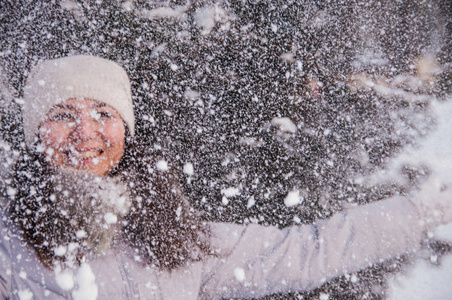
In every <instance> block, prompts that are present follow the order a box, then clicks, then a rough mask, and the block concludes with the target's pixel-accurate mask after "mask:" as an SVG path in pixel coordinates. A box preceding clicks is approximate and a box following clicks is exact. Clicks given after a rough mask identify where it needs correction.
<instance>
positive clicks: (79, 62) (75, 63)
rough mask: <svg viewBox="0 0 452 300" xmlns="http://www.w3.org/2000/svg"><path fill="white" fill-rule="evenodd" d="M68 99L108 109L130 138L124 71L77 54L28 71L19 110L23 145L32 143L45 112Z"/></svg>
mask: <svg viewBox="0 0 452 300" xmlns="http://www.w3.org/2000/svg"><path fill="white" fill-rule="evenodd" d="M70 98H87V99H92V100H97V101H100V102H103V103H106V104H108V105H110V106H112V107H113V108H114V109H116V111H117V112H118V113H119V114H120V115H121V117H122V119H123V120H124V122H125V123H126V124H127V126H128V128H129V132H130V134H131V135H134V132H135V127H134V126H135V117H134V114H133V105H132V94H131V91H130V81H129V77H128V76H127V73H126V71H125V70H124V69H123V68H122V67H121V66H119V65H118V64H117V63H115V62H112V61H110V60H106V59H103V58H100V57H95V56H86V55H77V56H69V57H64V58H59V59H55V60H46V61H43V62H41V63H39V64H38V65H37V66H36V67H35V68H34V69H33V71H32V72H31V75H30V77H29V78H28V82H27V85H26V86H25V90H24V99H23V100H24V105H23V108H22V115H23V121H24V132H25V141H26V143H27V146H29V147H30V146H31V145H32V144H33V142H34V138H35V137H36V136H37V132H38V128H39V126H40V125H41V123H42V122H43V121H44V120H45V118H46V115H47V113H48V112H49V110H50V109H51V108H52V107H53V106H55V105H56V104H58V103H60V102H63V101H66V100H67V99H70Z"/></svg>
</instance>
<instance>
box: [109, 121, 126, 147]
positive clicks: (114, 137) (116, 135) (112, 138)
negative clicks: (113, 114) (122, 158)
mask: <svg viewBox="0 0 452 300" xmlns="http://www.w3.org/2000/svg"><path fill="white" fill-rule="evenodd" d="M124 136H125V128H124V125H123V124H122V123H114V124H111V126H108V127H107V128H106V129H104V137H105V139H106V140H107V142H108V144H109V146H111V147H118V146H121V147H122V146H123V145H124Z"/></svg>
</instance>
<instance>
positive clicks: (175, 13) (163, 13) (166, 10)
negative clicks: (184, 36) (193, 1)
mask: <svg viewBox="0 0 452 300" xmlns="http://www.w3.org/2000/svg"><path fill="white" fill-rule="evenodd" d="M187 8H188V6H179V7H176V8H171V7H158V8H154V9H151V10H146V11H144V13H143V16H144V17H145V18H147V19H149V20H155V19H172V18H180V17H182V15H183V14H184V13H185V11H186V10H187Z"/></svg>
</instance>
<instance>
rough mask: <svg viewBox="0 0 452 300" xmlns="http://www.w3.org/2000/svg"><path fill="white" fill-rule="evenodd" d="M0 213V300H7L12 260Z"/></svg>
mask: <svg viewBox="0 0 452 300" xmlns="http://www.w3.org/2000/svg"><path fill="white" fill-rule="evenodd" d="M3 225H4V224H3V220H2V214H1V213H0V299H7V298H8V297H9V295H10V290H11V274H12V260H11V247H10V242H9V236H8V234H7V231H6V228H5V227H4V226H3Z"/></svg>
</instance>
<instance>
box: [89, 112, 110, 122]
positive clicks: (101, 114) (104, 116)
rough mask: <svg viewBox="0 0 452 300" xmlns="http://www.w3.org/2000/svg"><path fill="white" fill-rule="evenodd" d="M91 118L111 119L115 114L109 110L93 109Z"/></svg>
mask: <svg viewBox="0 0 452 300" xmlns="http://www.w3.org/2000/svg"><path fill="white" fill-rule="evenodd" d="M90 115H91V118H93V119H95V120H100V119H111V118H113V117H114V116H113V114H112V113H110V112H108V111H103V110H102V111H95V110H93V111H91V112H90Z"/></svg>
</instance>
